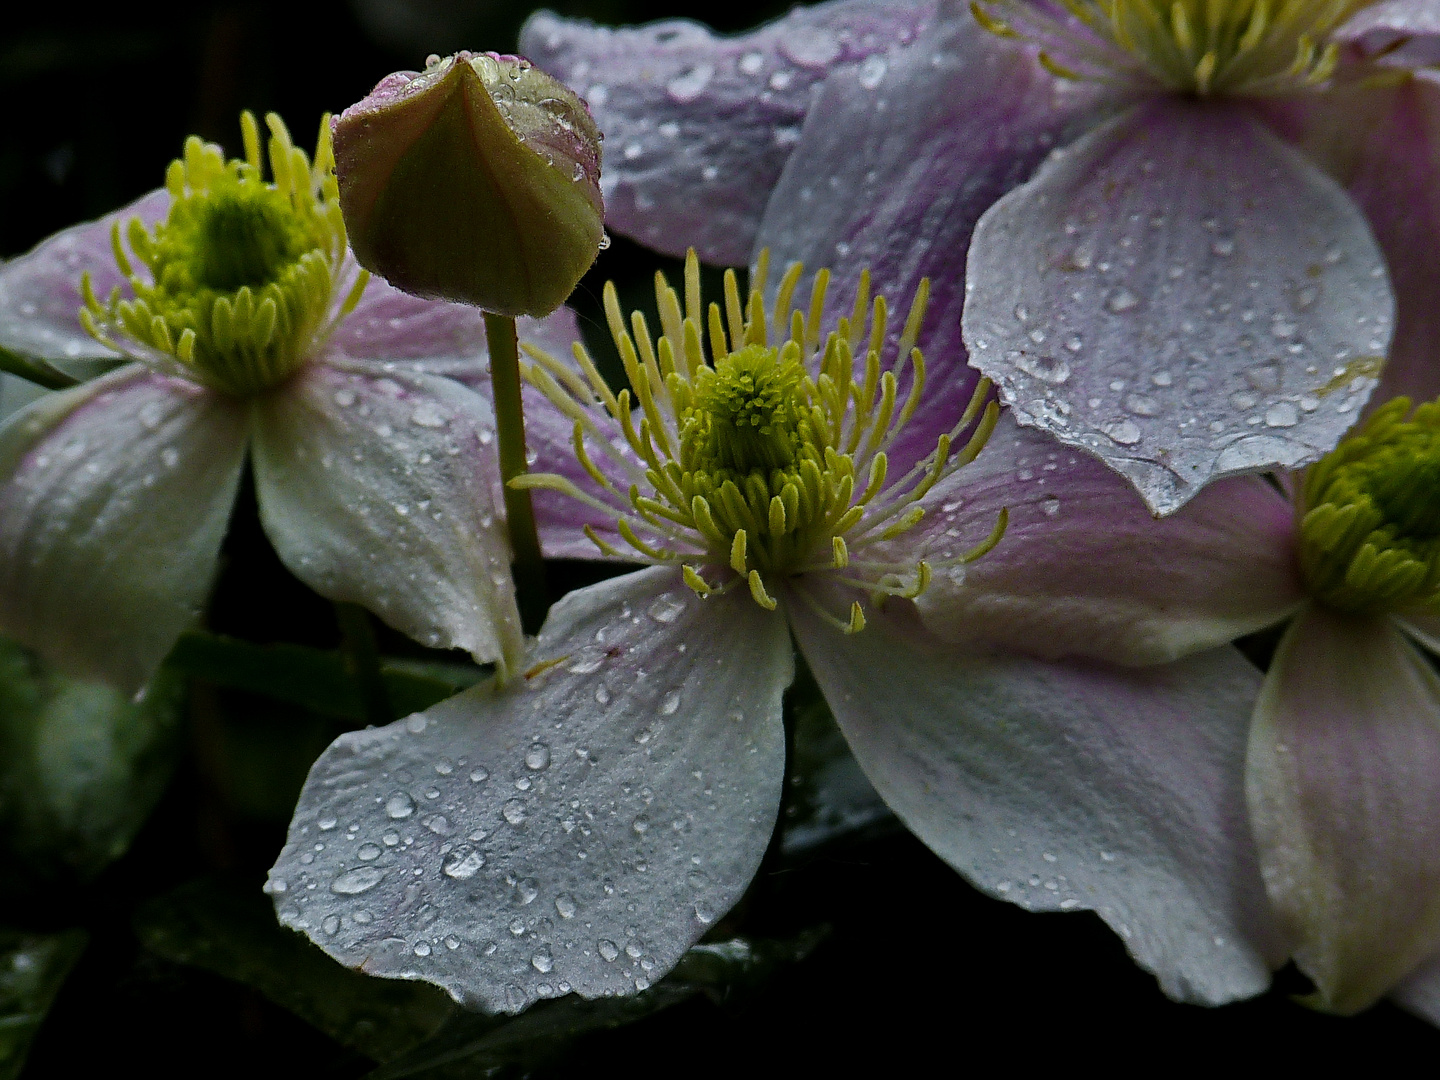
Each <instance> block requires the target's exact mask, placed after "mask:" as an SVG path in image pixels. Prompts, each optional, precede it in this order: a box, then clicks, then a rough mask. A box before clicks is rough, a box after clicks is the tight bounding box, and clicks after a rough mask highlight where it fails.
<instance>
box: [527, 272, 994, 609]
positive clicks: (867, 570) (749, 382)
mask: <svg viewBox="0 0 1440 1080" xmlns="http://www.w3.org/2000/svg"><path fill="white" fill-rule="evenodd" d="M765 263H766V259H765V257H764V256H763V255H762V257H761V266H760V269H759V272H758V274H757V279H758V282H759V284H757V287H756V288H755V289H753V290H752V291H751V293H750V296H749V298H748V301H747V302H745V303H743V304H742V302H741V299H740V292H739V288H738V286H737V283H736V277H735V273H734V271H728V272H727V273H726V275H725V306H724V310H723V311H722V309H721V307H720V305H719V304H711V305H710V306H709V309H708V312H706V311H704V310H702V307H701V302H700V265H699V262H698V260H697V259H696V258H695V253H694V252H693V251H692V252H691V253H690V255H689V258H687V260H686V263H685V309H684V311H683V312H682V309H681V303H680V297H679V295H678V294H677V293H676V292H675V290H674V289H672V288H670V286H669V285H668V284H667V283H666V282H665V280H664V279H663V277H659V276H658V275H657V279H656V299H657V301H658V304H659V309H660V318H661V322H662V324H663V330H664V333H663V334H662V335H661V336H660V338H659V339H658V340H652V338H651V336H650V331H649V328H648V326H647V325H646V321H645V318H644V316H643V315H641V314H639V313H638V312H637V313H635V314H634V315H632V316H631V319H630V324H629V327H628V328H627V326H626V322H625V319H624V317H623V316H622V314H621V312H620V304H619V300H618V298H617V296H616V293H615V289H614V286H612V285H606V287H605V312H606V316H607V319H608V321H609V324H610V331H611V334H612V336H613V337H614V339H615V344H616V347H617V348H618V349H619V351H620V356H621V360H622V361H623V363H624V365H625V371H626V374H627V376H628V377H629V380H630V385H631V386H632V387H633V388H634V397H633V398H632V395H631V391H630V390H622V391H621V392H620V393H619V394H614V393H612V392H611V390H610V389H609V387H608V386H607V385H606V384H605V382H604V380H603V379H602V378H601V376H600V375H599V373H598V371H597V370H596V367H595V364H594V362H593V361H592V360H591V359H590V357H589V354H588V353H586V351H585V349H584V347H583V346H581V345H579V344H577V345H575V347H574V352H575V358H576V361H577V362H578V364H579V366H580V370H579V372H576V371H574V370H572V369H571V368H569V367H568V366H566V365H564V364H562V363H561V362H560V361H559V360H557V359H555V358H554V357H552V356H549V355H547V354H545V353H543V352H540V351H539V350H536V349H533V348H530V347H529V346H527V347H526V351H527V352H528V353H529V354H530V356H531V357H532V358H533V359H534V360H535V361H536V363H535V364H533V365H531V366H530V367H529V369H528V370H527V372H526V374H527V377H528V378H529V379H530V380H531V382H533V383H534V384H535V385H536V386H537V387H539V388H540V390H541V391H543V392H544V393H545V394H546V396H547V397H549V398H550V400H551V401H553V402H554V403H555V405H556V406H557V407H559V408H560V409H561V410H563V411H564V412H565V413H566V414H567V415H568V416H570V417H571V418H572V419H573V420H574V422H575V429H574V441H573V442H574V447H575V453H576V456H577V459H578V460H579V462H580V464H581V465H582V466H583V467H584V469H585V471H586V472H587V473H588V474H589V475H590V477H591V478H592V479H593V480H594V481H595V482H596V483H597V484H598V485H599V486H600V488H601V489H602V490H603V495H602V496H600V497H597V496H594V495H591V494H589V493H587V492H584V491H581V490H580V489H579V487H578V486H576V485H575V484H574V483H573V482H571V481H570V480H568V479H566V478H564V477H561V476H558V475H554V474H531V475H530V476H527V477H522V478H520V479H519V480H517V481H512V483H515V484H517V485H520V486H525V487H531V488H545V489H549V490H553V491H559V492H561V493H563V494H566V495H569V496H571V497H573V498H576V499H580V500H581V501H583V502H585V503H586V504H587V505H589V506H591V507H592V508H594V509H595V510H597V511H598V512H600V513H601V514H602V515H604V516H605V517H607V518H609V519H610V520H613V521H614V522H615V527H616V530H617V531H618V532H619V534H620V536H621V537H623V538H624V540H625V542H626V543H627V544H628V545H629V546H630V548H631V549H632V550H631V551H630V552H623V551H620V550H618V549H616V548H615V547H614V546H613V545H611V544H610V543H608V542H607V541H605V540H603V539H602V538H601V537H600V536H599V534H598V533H597V532H596V531H595V529H594V528H593V527H591V526H586V530H585V531H586V535H588V536H589V537H590V539H591V540H592V541H593V542H594V543H595V544H596V545H597V546H598V547H599V548H600V549H601V551H602V552H604V553H605V554H608V555H613V556H617V557H620V558H632V559H633V558H636V557H637V556H638V557H639V558H640V559H641V560H642V561H646V562H652V563H668V564H672V565H677V566H680V567H682V568H683V571H684V576H685V581H686V583H687V584H689V585H690V587H691V588H692V589H694V590H695V591H696V592H697V593H699V594H701V595H702V596H704V595H709V594H711V593H715V592H723V591H725V590H727V589H729V588H731V587H732V586H734V585H735V584H737V583H738V582H741V581H743V582H746V583H747V584H748V586H749V589H750V592H751V595H752V596H753V597H754V599H755V601H756V602H757V603H759V604H760V605H761V606H763V607H767V608H774V607H775V606H776V601H775V599H774V597H773V596H772V592H773V590H774V587H775V585H776V584H777V581H778V580H779V579H781V578H785V577H789V576H794V575H801V574H807V573H819V572H827V573H833V574H835V575H836V576H837V579H838V580H840V581H842V582H845V583H847V584H850V585H853V586H856V587H858V588H861V589H864V590H866V591H868V592H869V593H870V595H871V597H872V600H875V601H878V600H879V599H880V598H882V597H883V596H885V595H900V596H908V597H914V596H917V595H919V593H920V592H921V591H922V590H923V589H924V588H925V587H926V585H927V584H928V583H929V581H930V578H931V574H932V571H933V569H936V568H958V567H959V566H961V565H962V564H963V563H965V562H969V561H971V560H973V559H976V558H979V557H980V556H981V555H983V554H984V553H985V552H986V551H989V550H990V548H992V547H994V545H995V544H996V543H998V542H999V539H1000V535H1001V533H1002V532H1003V530H1004V526H1005V521H1004V516H1003V515H1002V517H1001V520H1000V522H999V524H998V525H997V527H996V530H995V532H994V534H993V535H992V536H991V537H990V538H989V539H988V540H986V541H985V542H984V543H982V544H980V545H978V546H977V547H976V548H974V549H972V550H971V551H968V552H965V553H964V554H962V555H959V556H950V557H948V558H946V559H944V560H942V561H940V562H938V563H934V564H932V563H931V562H929V561H928V560H926V559H924V558H922V557H919V555H918V553H917V555H916V557H915V558H913V559H907V558H901V559H899V560H897V559H896V557H895V556H894V555H893V551H894V550H895V546H894V545H889V544H888V541H892V540H895V539H896V538H897V537H900V536H902V535H903V534H905V533H907V532H909V531H910V530H911V529H913V528H914V527H915V526H916V525H917V524H918V523H919V522H920V520H921V518H922V517H923V516H924V510H923V508H922V507H921V506H920V505H919V501H920V499H921V498H923V497H924V495H925V494H926V492H928V491H929V490H930V489H931V488H932V487H933V486H934V485H935V484H936V483H938V482H939V481H940V480H941V479H943V478H945V477H946V476H949V475H950V474H951V473H953V472H954V471H955V470H956V469H959V468H960V467H962V466H963V465H965V464H967V463H968V462H969V461H971V460H972V459H973V458H974V457H975V455H976V454H978V453H979V452H980V448H981V447H982V446H983V445H984V444H985V440H986V439H987V438H988V437H989V435H990V431H991V429H992V428H993V427H994V424H995V420H996V417H997V416H998V407H997V406H996V405H995V404H994V403H993V402H990V403H989V404H987V403H986V398H987V395H988V391H989V384H988V383H985V382H982V383H981V385H980V386H979V387H978V388H977V389H976V391H975V393H974V394H973V395H972V397H971V400H970V403H969V406H968V408H967V409H966V410H965V412H964V414H963V415H962V416H960V417H959V418H958V422H957V423H956V425H955V426H954V428H953V429H952V430H950V431H948V432H946V433H945V434H943V435H941V436H940V437H939V439H938V440H937V443H936V447H935V450H934V452H933V453H931V454H930V455H929V456H928V457H926V458H925V459H923V460H922V461H920V462H918V463H917V464H916V465H915V466H914V467H913V468H912V469H910V470H909V471H908V472H906V473H905V474H904V475H903V476H901V477H899V478H898V479H894V480H892V479H891V478H890V477H889V459H888V456H887V451H888V450H889V448H890V446H891V445H892V444H893V442H894V441H895V438H896V436H897V435H898V434H899V433H900V432H901V431H902V430H903V429H904V427H905V426H906V425H907V424H908V423H909V421H910V418H911V417H912V416H913V415H914V413H915V410H916V408H917V407H918V406H919V404H920V401H921V398H922V396H923V394H924V390H925V359H924V356H923V354H922V353H921V351H920V350H919V349H917V348H915V347H914V345H915V340H916V337H917V335H918V334H919V330H920V322H921V319H922V318H923V316H924V312H925V305H926V301H927V298H928V295H929V284H928V282H925V283H922V285H921V289H920V292H919V295H917V296H916V298H915V302H914V304H913V305H912V307H911V309H910V315H909V318H908V319H907V320H906V323H905V327H904V329H903V331H902V333H901V334H900V338H899V346H898V350H897V358H896V361H895V362H894V363H892V364H891V365H890V366H889V367H888V368H885V369H884V370H882V364H881V359H882V353H883V352H885V351H886V350H885V341H886V331H887V327H888V319H889V316H888V308H887V305H886V303H885V300H884V298H883V297H876V298H875V300H874V302H873V305H872V303H871V301H870V297H869V275H868V274H865V275H862V276H861V280H860V287H859V290H858V295H857V298H856V302H855V307H854V310H853V311H852V313H851V314H850V316H849V317H847V318H841V319H839V320H838V321H837V324H836V326H835V329H834V330H832V331H831V332H829V333H828V334H827V335H825V336H824V337H823V338H822V335H821V324H822V321H823V319H824V309H825V294H826V291H827V289H828V285H829V280H830V276H829V273H828V271H825V270H822V271H820V272H819V273H818V274H817V275H816V278H815V288H814V291H813V293H812V295H811V299H810V304H809V307H808V310H805V311H801V310H799V309H796V310H791V308H790V300H791V297H792V296H793V294H794V291H795V287H796V284H797V283H798V281H799V279H800V275H801V273H802V267H801V266H800V265H799V264H795V265H792V266H791V267H790V268H789V270H788V271H787V272H786V274H785V277H784V279H783V280H782V281H781V283H780V290H779V297H778V302H777V304H776V318H775V324H774V326H773V328H772V327H770V326H769V325H768V318H767V315H766V311H765V302H764V299H763V288H764V278H765ZM787 313H788V317H787ZM702 326H703V327H705V331H704V332H703V333H702V330H701V327H702ZM632 330H633V332H634V336H633V337H632V336H631V331H632ZM772 333H773V334H774V335H775V336H777V337H779V338H780V344H779V345H771V344H770V341H769V339H770V337H771V335H772ZM707 338H708V344H709V349H708V352H709V355H708V356H707V355H706V354H707V350H706V339H707ZM822 341H823V344H822ZM862 356H863V358H864V359H863V362H862V361H859V360H858V358H859V357H862ZM907 367H908V369H909V371H908V375H909V387H908V391H907V392H906V394H905V396H904V398H903V400H902V398H901V389H900V388H901V379H902V378H903V377H905V375H906V374H907V372H906V368H907ZM632 400H634V401H636V402H637V403H638V405H639V412H640V416H639V423H638V424H637V423H636V417H635V415H634V410H633V407H632V404H631V402H632ZM601 412H604V413H608V414H609V416H610V417H612V418H613V419H614V420H615V421H616V422H618V425H619V427H620V430H621V432H622V433H623V436H624V442H625V449H624V450H622V449H621V448H618V447H616V446H615V445H613V444H612V442H611V441H610V439H609V438H608V437H607V436H606V435H605V433H604V428H603V427H602V426H601V425H600V424H599V423H597V421H596V416H597V414H599V413H601ZM967 431H968V432H969V433H968V435H966V434H965V433H966V432H967ZM962 436H964V437H963V438H962ZM587 440H588V444H587ZM589 444H593V445H594V446H596V447H598V448H599V450H600V451H601V453H602V454H603V455H604V457H603V458H601V461H603V462H604V464H605V465H607V466H610V468H608V469H602V468H601V467H600V465H597V463H596V461H595V460H594V459H593V458H592V457H591V454H590V450H589ZM952 447H953V448H954V449H952ZM626 450H628V453H627V452H626ZM881 545H884V546H881ZM882 552H884V554H882ZM732 571H733V573H732ZM821 614H822V615H825V616H826V617H827V618H829V619H831V620H832V621H833V622H835V623H837V624H838V625H839V626H840V627H841V628H842V629H845V630H847V631H850V632H854V631H856V630H859V629H860V628H861V627H863V626H864V624H865V620H864V614H863V611H862V609H861V606H860V604H859V602H858V601H857V602H855V603H853V604H852V606H851V610H850V613H849V619H848V621H846V620H842V619H839V618H837V617H836V616H834V615H832V614H829V613H826V612H823V611H822V612H821Z"/></svg>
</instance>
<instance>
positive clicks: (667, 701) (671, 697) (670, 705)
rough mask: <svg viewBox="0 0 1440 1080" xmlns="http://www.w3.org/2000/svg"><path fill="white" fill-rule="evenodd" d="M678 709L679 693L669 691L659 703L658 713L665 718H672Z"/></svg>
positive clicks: (677, 691)
mask: <svg viewBox="0 0 1440 1080" xmlns="http://www.w3.org/2000/svg"><path fill="white" fill-rule="evenodd" d="M679 709H680V691H679V690H671V691H670V692H669V693H668V694H666V695H665V698H664V700H663V701H661V702H660V711H661V712H662V713H664V714H665V715H666V716H674V715H675V713H676V712H677V711H679Z"/></svg>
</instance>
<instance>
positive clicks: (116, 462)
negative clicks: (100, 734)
mask: <svg viewBox="0 0 1440 1080" xmlns="http://www.w3.org/2000/svg"><path fill="white" fill-rule="evenodd" d="M245 428H246V414H245V409H244V407H243V406H241V405H237V404H236V403H234V402H233V401H230V400H228V399H226V398H223V397H221V396H220V395H218V394H213V393H211V392H209V391H207V390H203V389H201V388H199V387H197V386H195V385H193V384H191V383H187V382H182V381H181V380H178V379H169V378H165V377H162V376H158V375H150V374H146V373H145V372H144V371H142V370H140V369H139V368H137V367H133V366H129V367H125V368H122V369H121V370H119V371H116V372H114V373H112V374H110V375H107V376H104V377H103V378H101V379H97V380H95V381H94V382H90V383H85V384H83V385H81V386H77V387H74V388H72V389H70V390H64V391H59V392H57V393H53V394H47V395H46V396H45V397H44V398H42V399H40V400H39V401H36V402H34V403H33V404H31V405H30V406H28V407H26V408H25V409H23V410H21V411H20V412H18V413H16V414H15V415H13V416H12V417H10V419H9V420H8V421H7V422H6V424H5V426H4V427H3V428H0V632H3V633H5V634H8V635H9V636H11V637H13V638H15V639H16V640H17V641H19V642H21V643H22V644H24V645H27V646H29V647H30V648H32V649H34V650H36V651H37V652H39V653H40V654H41V655H42V656H43V657H44V658H45V659H46V660H47V661H49V662H50V663H52V664H54V665H55V667H56V668H57V669H59V670H60V671H61V672H63V673H64V674H67V675H74V676H77V677H80V678H89V679H96V680H99V681H103V682H109V683H111V684H113V685H115V686H117V687H118V688H120V689H122V690H125V691H129V692H134V691H136V690H138V689H140V687H141V686H142V685H144V684H145V682H147V681H148V680H149V678H150V676H151V675H152V674H153V673H154V671H155V669H156V668H157V667H158V666H159V664H160V661H161V660H162V659H164V657H165V654H166V653H168V652H169V651H170V647H171V645H173V644H174V643H175V639H176V638H177V637H178V636H179V635H180V632H181V631H182V630H184V629H185V627H186V626H187V625H189V624H190V623H191V622H193V621H194V619H195V617H196V616H197V614H198V613H199V609H200V606H201V604H202V603H203V602H204V600H205V596H206V594H207V593H208V592H209V589H210V581H211V578H212V577H213V575H214V572H215V560H216V558H217V556H218V554H219V551H220V541H221V539H222V538H223V537H224V535H225V527H226V524H227V522H228V521H229V519H230V507H231V505H232V504H233V502H234V500H235V491H236V488H237V486H238V485H239V483H240V469H241V465H242V464H243V462H244V456H245Z"/></svg>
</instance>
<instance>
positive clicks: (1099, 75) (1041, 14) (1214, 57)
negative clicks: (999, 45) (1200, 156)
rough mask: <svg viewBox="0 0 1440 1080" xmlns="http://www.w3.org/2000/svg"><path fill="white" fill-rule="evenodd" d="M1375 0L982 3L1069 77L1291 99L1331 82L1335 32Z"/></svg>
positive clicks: (992, 18)
mask: <svg viewBox="0 0 1440 1080" xmlns="http://www.w3.org/2000/svg"><path fill="white" fill-rule="evenodd" d="M1373 2H1374V0H1058V2H1054V0H1041V2H1036V0H976V2H974V3H972V4H971V10H972V11H973V12H974V13H975V17H976V19H977V20H978V21H979V22H980V24H981V25H982V26H984V27H985V28H986V29H987V30H990V31H991V32H993V33H996V34H999V35H1001V36H1003V37H1015V38H1020V39H1022V40H1025V41H1027V42H1029V43H1031V44H1034V45H1038V46H1039V47H1040V56H1039V60H1040V63H1041V64H1043V65H1044V66H1045V67H1046V68H1047V69H1048V70H1049V71H1051V72H1052V73H1053V74H1055V75H1058V76H1060V77H1061V78H1067V79H1077V80H1086V81H1092V82H1104V83H1121V84H1135V83H1137V82H1140V83H1147V82H1148V83H1151V84H1153V83H1157V82H1158V83H1159V84H1160V85H1161V86H1163V87H1165V88H1166V89H1169V90H1177V91H1181V92H1189V93H1196V94H1202V95H1206V94H1235V95H1259V94H1285V93H1291V92H1293V91H1296V90H1302V89H1305V88H1306V87H1311V86H1315V85H1317V84H1319V83H1322V82H1324V81H1325V80H1326V79H1328V78H1329V77H1330V75H1331V73H1332V72H1333V71H1334V70H1335V63H1336V61H1337V60H1338V58H1339V46H1338V45H1336V44H1335V43H1334V42H1331V41H1328V40H1327V39H1328V38H1329V36H1330V33H1331V31H1333V30H1334V29H1335V28H1336V27H1337V26H1339V25H1340V24H1341V23H1343V22H1344V21H1345V20H1346V19H1347V18H1349V16H1350V15H1352V14H1354V13H1355V12H1356V11H1358V10H1359V9H1360V8H1362V7H1365V6H1366V5H1367V4H1369V3H1373Z"/></svg>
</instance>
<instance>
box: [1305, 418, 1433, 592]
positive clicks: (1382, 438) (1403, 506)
mask: <svg viewBox="0 0 1440 1080" xmlns="http://www.w3.org/2000/svg"><path fill="white" fill-rule="evenodd" d="M1407 417H1408V418H1407ZM1302 498H1303V503H1302V509H1304V511H1305V512H1304V516H1303V517H1302V518H1301V521H1300V567H1301V572H1302V573H1303V575H1304V578H1305V583H1306V585H1307V587H1308V588H1309V590H1310V592H1311V595H1313V596H1314V597H1315V598H1316V599H1317V600H1319V601H1320V602H1321V603H1323V604H1326V605H1328V606H1329V607H1332V608H1336V609H1338V610H1341V611H1349V612H1356V613H1378V612H1385V611H1393V610H1397V609H1400V608H1403V607H1407V606H1410V605H1414V604H1434V603H1436V602H1437V601H1440V402H1430V403H1428V404H1425V405H1421V406H1420V407H1419V408H1418V409H1416V410H1415V412H1414V414H1413V415H1410V401H1409V399H1408V398H1395V399H1394V400H1393V401H1388V402H1386V403H1385V405H1383V406H1382V407H1381V408H1379V409H1377V410H1376V411H1375V413H1374V414H1373V415H1372V416H1371V417H1370V419H1369V420H1367V421H1366V422H1365V424H1364V425H1363V426H1362V427H1361V428H1360V430H1359V431H1358V432H1357V433H1356V434H1355V435H1352V436H1351V437H1350V438H1348V439H1346V440H1345V441H1344V442H1342V443H1341V444H1340V445H1339V446H1338V447H1336V448H1335V450H1334V451H1332V452H1331V453H1330V454H1329V455H1328V456H1326V457H1325V458H1323V459H1321V460H1320V461H1319V462H1318V463H1316V464H1315V465H1313V466H1311V467H1310V469H1309V470H1308V471H1307V472H1306V474H1305V481H1304V488H1303V491H1302Z"/></svg>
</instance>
